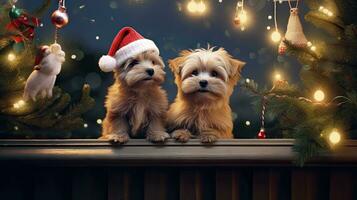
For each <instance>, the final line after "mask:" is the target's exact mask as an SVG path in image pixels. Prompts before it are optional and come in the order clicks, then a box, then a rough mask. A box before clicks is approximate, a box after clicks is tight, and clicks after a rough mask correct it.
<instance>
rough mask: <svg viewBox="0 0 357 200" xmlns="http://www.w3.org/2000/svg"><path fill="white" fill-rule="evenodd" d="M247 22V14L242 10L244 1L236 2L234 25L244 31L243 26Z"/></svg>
mask: <svg viewBox="0 0 357 200" xmlns="http://www.w3.org/2000/svg"><path fill="white" fill-rule="evenodd" d="M247 21H248V15H247V12H246V11H245V10H244V0H240V1H238V2H237V6H236V12H235V15H234V20H233V22H234V24H235V25H236V26H238V27H240V28H241V30H242V31H243V30H245V26H246V24H247Z"/></svg>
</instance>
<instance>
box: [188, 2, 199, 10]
mask: <svg viewBox="0 0 357 200" xmlns="http://www.w3.org/2000/svg"><path fill="white" fill-rule="evenodd" d="M187 10H188V12H190V13H194V12H196V11H198V5H197V3H196V2H195V1H194V0H191V1H190V2H188V4H187Z"/></svg>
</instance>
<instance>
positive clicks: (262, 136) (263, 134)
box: [257, 128, 266, 139]
mask: <svg viewBox="0 0 357 200" xmlns="http://www.w3.org/2000/svg"><path fill="white" fill-rule="evenodd" d="M257 137H258V139H265V138H266V134H265V130H264V129H263V128H262V129H260V131H259V133H258V135H257Z"/></svg>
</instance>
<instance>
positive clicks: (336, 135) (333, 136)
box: [328, 129, 341, 145]
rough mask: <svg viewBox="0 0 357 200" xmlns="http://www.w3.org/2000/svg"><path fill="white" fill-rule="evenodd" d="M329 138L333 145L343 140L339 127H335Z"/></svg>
mask: <svg viewBox="0 0 357 200" xmlns="http://www.w3.org/2000/svg"><path fill="white" fill-rule="evenodd" d="M328 139H329V141H330V143H331V144H332V145H336V144H338V143H339V142H340V141H341V134H340V132H339V131H338V130H337V129H333V130H332V131H331V133H330V134H329V136H328Z"/></svg>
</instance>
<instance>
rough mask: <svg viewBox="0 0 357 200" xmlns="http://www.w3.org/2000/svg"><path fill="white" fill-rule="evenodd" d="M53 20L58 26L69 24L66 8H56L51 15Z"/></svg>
mask: <svg viewBox="0 0 357 200" xmlns="http://www.w3.org/2000/svg"><path fill="white" fill-rule="evenodd" d="M51 22H52V24H54V25H55V26H56V27H57V28H62V27H63V26H65V25H67V24H68V15H67V13H66V9H65V8H60V9H58V10H55V11H54V12H53V13H52V15H51Z"/></svg>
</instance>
